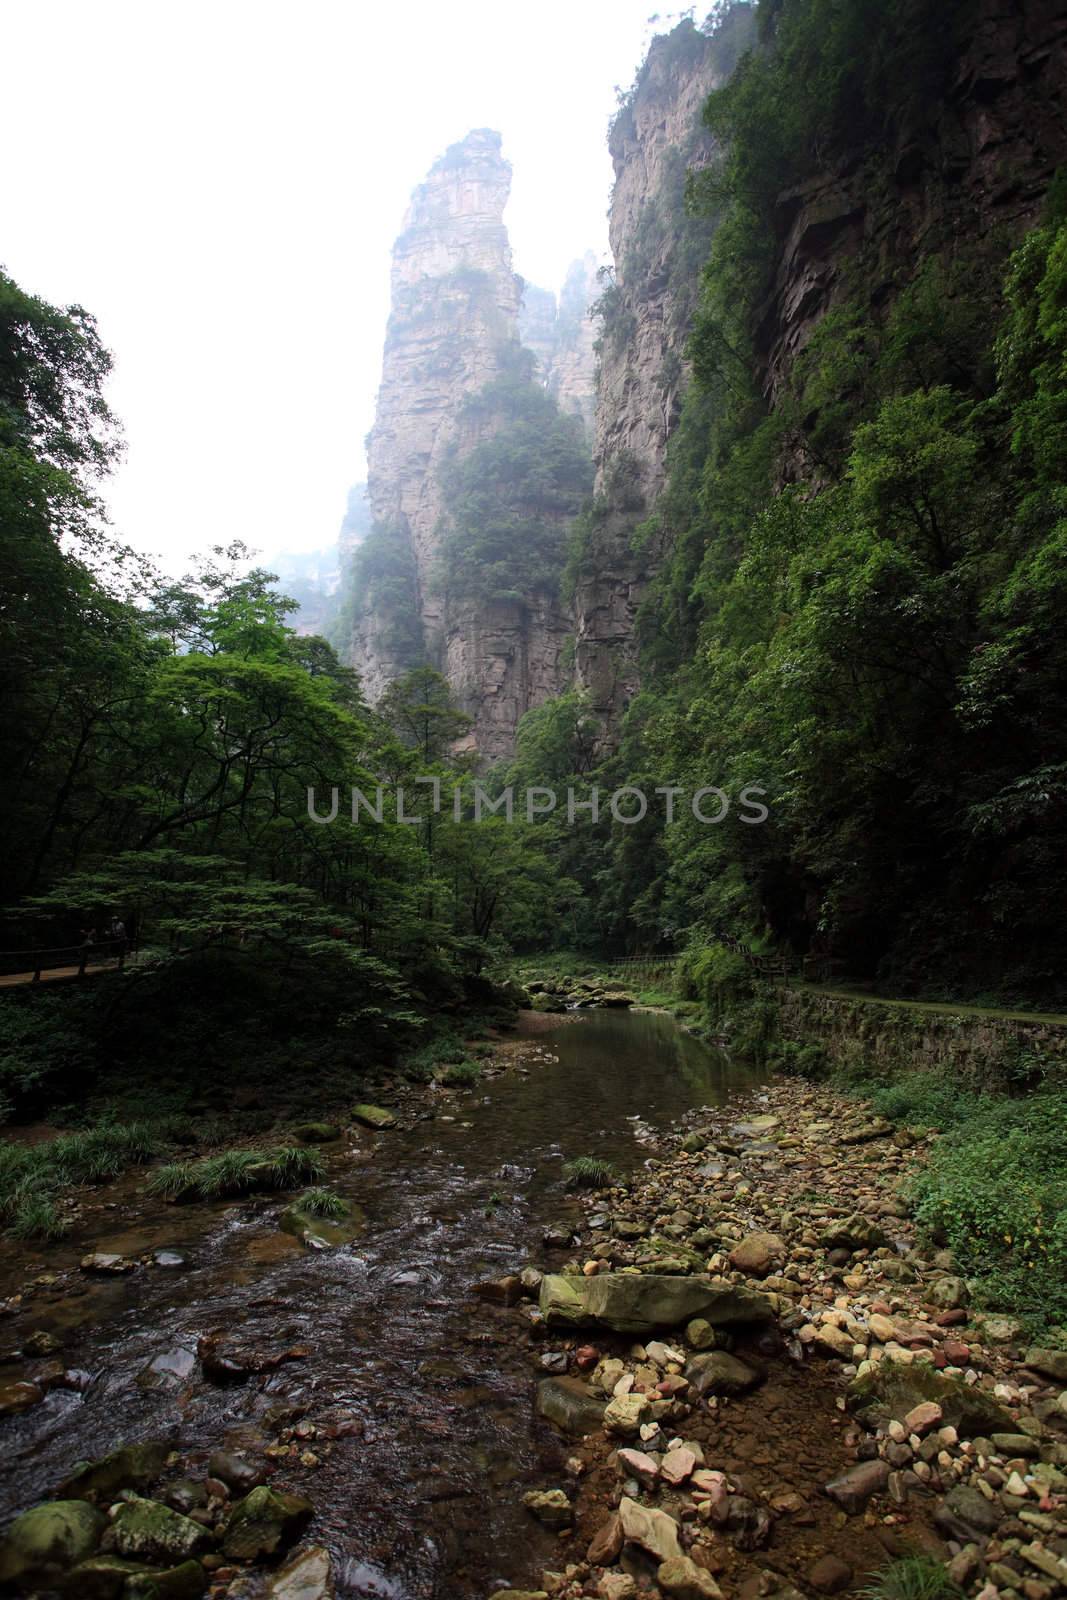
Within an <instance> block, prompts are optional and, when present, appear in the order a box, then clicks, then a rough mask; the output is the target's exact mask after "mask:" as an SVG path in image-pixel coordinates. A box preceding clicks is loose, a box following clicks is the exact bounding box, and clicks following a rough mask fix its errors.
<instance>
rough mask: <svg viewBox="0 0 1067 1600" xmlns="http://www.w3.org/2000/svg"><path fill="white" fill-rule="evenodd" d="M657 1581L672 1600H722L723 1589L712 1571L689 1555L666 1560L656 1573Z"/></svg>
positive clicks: (662, 1590)
mask: <svg viewBox="0 0 1067 1600" xmlns="http://www.w3.org/2000/svg"><path fill="white" fill-rule="evenodd" d="M656 1582H657V1583H658V1584H659V1587H660V1592H661V1593H662V1594H665V1595H669V1596H670V1600H721V1595H722V1590H721V1589H720V1588H719V1585H718V1584H717V1583H716V1582H715V1579H714V1578H713V1577H712V1575H711V1573H710V1572H705V1570H704V1568H703V1567H698V1566H697V1564H696V1562H695V1561H691V1560H690V1559H689V1557H688V1556H678V1557H676V1558H675V1559H674V1560H671V1561H664V1563H663V1564H662V1566H661V1567H660V1569H659V1571H658V1572H657V1573H656Z"/></svg>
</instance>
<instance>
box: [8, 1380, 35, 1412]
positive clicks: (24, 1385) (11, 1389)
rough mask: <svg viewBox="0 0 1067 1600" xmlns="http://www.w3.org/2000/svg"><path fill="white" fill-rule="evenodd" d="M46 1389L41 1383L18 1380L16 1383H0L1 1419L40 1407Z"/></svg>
mask: <svg viewBox="0 0 1067 1600" xmlns="http://www.w3.org/2000/svg"><path fill="white" fill-rule="evenodd" d="M43 1399H44V1389H43V1388H42V1386H41V1385H40V1384H39V1383H28V1382H26V1381H25V1380H24V1379H16V1380H15V1382H14V1383H0V1417H14V1416H17V1415H18V1413H19V1412H20V1411H28V1410H29V1409H30V1407H31V1406H38V1405H40V1403H41V1401H42V1400H43Z"/></svg>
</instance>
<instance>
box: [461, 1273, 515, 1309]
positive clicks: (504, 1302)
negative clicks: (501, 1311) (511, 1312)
mask: <svg viewBox="0 0 1067 1600" xmlns="http://www.w3.org/2000/svg"><path fill="white" fill-rule="evenodd" d="M473 1293H474V1294H476V1295H477V1296H478V1299H479V1300H488V1302H489V1303H490V1305H495V1306H517V1305H518V1303H519V1301H520V1300H521V1299H522V1295H523V1283H522V1279H521V1278H518V1277H516V1276H515V1275H514V1274H511V1275H509V1276H508V1277H505V1278H488V1279H487V1280H486V1281H485V1283H476V1284H475V1285H474V1289H473Z"/></svg>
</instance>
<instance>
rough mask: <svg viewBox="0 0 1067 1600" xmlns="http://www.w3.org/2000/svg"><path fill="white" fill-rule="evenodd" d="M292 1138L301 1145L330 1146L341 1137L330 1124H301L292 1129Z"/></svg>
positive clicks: (338, 1129)
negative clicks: (297, 1140)
mask: <svg viewBox="0 0 1067 1600" xmlns="http://www.w3.org/2000/svg"><path fill="white" fill-rule="evenodd" d="M387 1115H388V1113H387ZM293 1136H294V1138H297V1139H299V1140H300V1143H301V1144H332V1143H333V1141H334V1139H339V1138H340V1137H341V1130H340V1128H338V1127H337V1126H336V1125H335V1124H334V1123H332V1122H301V1123H299V1124H298V1126H297V1127H295V1128H294V1129H293Z"/></svg>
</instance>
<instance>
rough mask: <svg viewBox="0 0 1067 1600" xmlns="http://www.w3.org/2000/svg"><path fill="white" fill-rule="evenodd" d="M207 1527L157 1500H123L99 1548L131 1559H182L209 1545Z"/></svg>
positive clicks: (167, 1560)
mask: <svg viewBox="0 0 1067 1600" xmlns="http://www.w3.org/2000/svg"><path fill="white" fill-rule="evenodd" d="M213 1542H214V1540H213V1537H212V1535H211V1533H210V1532H209V1531H208V1529H207V1528H205V1527H203V1526H202V1525H201V1524H200V1523H199V1522H194V1521H193V1520H192V1518H191V1517H184V1516H182V1514H181V1512H180V1511H172V1510H171V1508H170V1506H165V1505H162V1504H161V1503H160V1501H158V1500H126V1501H124V1502H123V1504H122V1505H120V1506H119V1508H118V1510H117V1511H116V1512H115V1515H114V1517H112V1519H111V1526H110V1527H109V1528H108V1530H107V1532H106V1533H105V1535H104V1539H103V1544H102V1547H101V1548H102V1549H104V1550H114V1551H116V1552H117V1554H118V1555H120V1556H126V1557H127V1558H129V1559H131V1560H141V1561H159V1562H169V1563H176V1562H183V1561H188V1560H189V1558H190V1557H191V1556H195V1555H199V1554H200V1552H201V1551H202V1550H207V1549H209V1548H210V1547H211V1545H212V1544H213Z"/></svg>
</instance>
